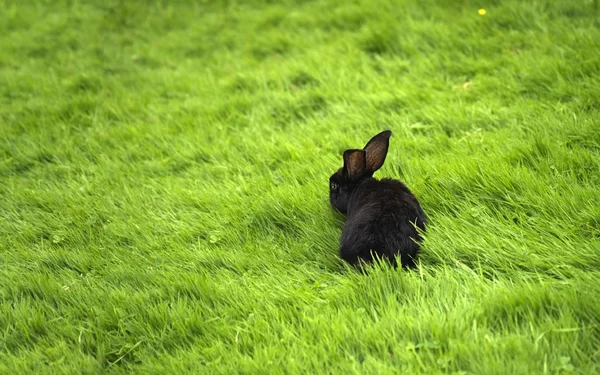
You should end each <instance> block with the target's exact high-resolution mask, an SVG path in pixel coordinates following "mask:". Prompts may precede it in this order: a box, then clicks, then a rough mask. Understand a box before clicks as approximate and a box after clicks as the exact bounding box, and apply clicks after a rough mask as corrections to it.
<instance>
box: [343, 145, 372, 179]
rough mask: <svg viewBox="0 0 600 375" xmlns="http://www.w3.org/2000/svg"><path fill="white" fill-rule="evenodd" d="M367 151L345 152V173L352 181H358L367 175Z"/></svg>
mask: <svg viewBox="0 0 600 375" xmlns="http://www.w3.org/2000/svg"><path fill="white" fill-rule="evenodd" d="M365 160H366V156H365V151H364V150H346V151H344V169H343V171H344V173H345V175H346V177H348V179H349V180H350V181H357V180H359V179H361V178H362V177H363V176H364V174H365V166H366V164H365Z"/></svg>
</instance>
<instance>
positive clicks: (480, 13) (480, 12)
mask: <svg viewBox="0 0 600 375" xmlns="http://www.w3.org/2000/svg"><path fill="white" fill-rule="evenodd" d="M477 13H479V15H480V16H485V14H486V13H487V11H486V10H485V9H483V8H481V9H479V10H478V11H477Z"/></svg>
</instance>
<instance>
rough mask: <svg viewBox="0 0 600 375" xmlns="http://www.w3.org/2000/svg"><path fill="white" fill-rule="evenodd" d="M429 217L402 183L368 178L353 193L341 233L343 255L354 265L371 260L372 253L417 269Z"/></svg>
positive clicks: (341, 251) (341, 253)
mask: <svg viewBox="0 0 600 375" xmlns="http://www.w3.org/2000/svg"><path fill="white" fill-rule="evenodd" d="M425 222H426V217H425V213H424V212H423V209H422V208H421V206H420V204H419V202H418V201H417V199H416V198H415V196H414V195H413V194H412V193H411V192H410V190H409V189H408V188H407V187H406V186H405V185H404V184H403V183H401V182H400V181H397V180H393V179H382V180H376V179H372V178H371V179H368V180H366V181H364V182H363V183H361V185H360V186H359V187H358V188H357V189H356V190H355V191H354V192H353V194H352V196H351V199H350V202H349V205H348V217H347V220H346V223H345V225H344V229H343V231H342V238H341V247H340V255H341V256H342V258H344V259H346V260H347V261H349V262H350V263H352V264H357V263H358V260H359V259H363V260H365V261H370V260H371V255H370V252H371V251H374V252H375V253H377V254H378V255H379V256H382V257H385V258H388V259H389V260H391V261H392V262H394V256H395V255H399V256H400V259H401V263H402V265H403V266H406V267H411V266H414V259H416V255H417V252H418V250H419V244H418V242H419V241H420V239H421V238H420V236H419V232H418V231H417V229H416V228H415V226H416V227H418V228H419V229H420V230H422V231H424V230H425Z"/></svg>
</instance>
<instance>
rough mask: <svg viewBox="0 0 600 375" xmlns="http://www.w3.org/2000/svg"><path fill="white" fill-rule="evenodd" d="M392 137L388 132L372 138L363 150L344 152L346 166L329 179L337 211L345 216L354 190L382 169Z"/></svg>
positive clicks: (330, 191)
mask: <svg viewBox="0 0 600 375" xmlns="http://www.w3.org/2000/svg"><path fill="white" fill-rule="evenodd" d="M391 136H392V132H391V131H389V130H386V131H383V132H381V133H379V134H377V135H376V136H374V137H373V138H371V140H370V141H369V142H367V144H366V146H365V147H364V148H363V149H362V150H359V149H350V150H346V151H344V155H343V156H344V166H343V167H342V168H340V169H338V170H337V171H336V172H335V173H334V174H333V175H331V177H330V178H329V202H330V203H331V205H332V206H333V207H334V208H335V209H336V210H338V211H340V212H341V213H343V214H345V213H346V212H347V211H348V203H349V202H350V197H351V196H352V192H353V191H354V189H355V188H356V187H357V186H358V185H360V183H361V182H363V181H364V180H366V179H368V178H371V177H373V173H375V171H377V170H378V169H379V168H381V166H382V165H383V162H384V161H385V157H386V155H387V152H388V147H389V145H390V137H391Z"/></svg>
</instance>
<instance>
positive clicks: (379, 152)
mask: <svg viewBox="0 0 600 375" xmlns="http://www.w3.org/2000/svg"><path fill="white" fill-rule="evenodd" d="M391 136H392V132H391V131H389V130H385V131H382V132H381V133H379V134H377V135H376V136H374V137H373V138H371V140H370V141H369V142H368V143H367V145H366V146H365V148H364V150H365V153H366V163H365V164H366V166H365V171H366V173H368V174H373V173H374V172H375V171H376V170H378V169H379V168H381V166H382V165H383V162H384V161H385V157H386V155H387V152H388V148H389V146H390V137H391Z"/></svg>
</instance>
